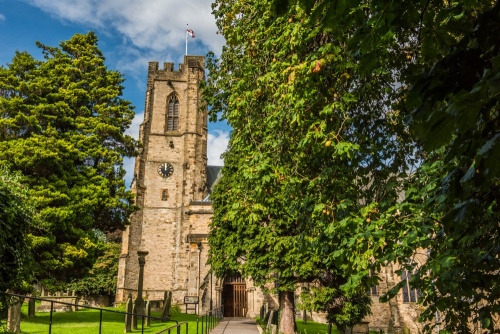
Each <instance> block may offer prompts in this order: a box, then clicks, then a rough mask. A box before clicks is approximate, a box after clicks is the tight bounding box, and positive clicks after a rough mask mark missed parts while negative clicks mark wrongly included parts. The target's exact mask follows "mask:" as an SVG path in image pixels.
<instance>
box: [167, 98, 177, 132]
mask: <svg viewBox="0 0 500 334" xmlns="http://www.w3.org/2000/svg"><path fill="white" fill-rule="evenodd" d="M167 104H168V112H167V131H176V130H178V129H179V99H178V98H177V95H175V94H172V95H170V96H169V97H168V103H167Z"/></svg>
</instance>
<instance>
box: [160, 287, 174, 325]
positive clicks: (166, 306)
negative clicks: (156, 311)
mask: <svg viewBox="0 0 500 334" xmlns="http://www.w3.org/2000/svg"><path fill="white" fill-rule="evenodd" d="M171 308H172V292H171V291H165V293H164V294H163V309H162V312H161V321H165V320H168V319H169V318H170V309H171Z"/></svg>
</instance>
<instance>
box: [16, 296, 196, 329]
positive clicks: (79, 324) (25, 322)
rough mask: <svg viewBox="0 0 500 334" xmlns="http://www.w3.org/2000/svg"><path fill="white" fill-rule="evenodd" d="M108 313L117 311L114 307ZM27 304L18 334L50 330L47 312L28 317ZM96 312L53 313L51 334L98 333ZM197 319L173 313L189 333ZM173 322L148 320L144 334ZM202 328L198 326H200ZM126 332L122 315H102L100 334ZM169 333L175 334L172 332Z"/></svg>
mask: <svg viewBox="0 0 500 334" xmlns="http://www.w3.org/2000/svg"><path fill="white" fill-rule="evenodd" d="M109 309H110V310H113V311H117V309H115V308H109ZM27 311H28V310H27V303H25V304H24V305H23V308H22V320H21V333H26V334H46V333H48V331H49V322H50V313H49V312H37V313H36V316H35V317H32V318H28V316H27V313H28V312H27ZM152 316H157V317H159V316H160V313H159V312H153V314H152ZM99 317H100V312H99V310H92V309H81V310H79V311H78V312H54V313H52V334H68V333H69V334H91V333H99ZM196 318H197V316H196V315H194V314H183V313H175V314H173V315H172V318H171V319H173V320H177V321H178V322H179V323H181V322H188V333H187V334H196ZM174 325H175V322H174V321H168V322H159V321H158V320H151V326H149V327H144V333H157V332H159V331H161V330H162V329H166V328H168V327H171V326H174ZM200 326H201V323H200ZM137 327H138V329H137V330H132V333H141V321H140V320H139V321H138V325H137ZM124 329H125V315H124V314H121V313H114V312H105V311H103V312H102V327H101V333H103V334H115V333H116V334H118V333H120V334H122V333H123V332H124ZM172 333H177V331H176V330H172ZM181 334H186V326H185V325H182V326H181Z"/></svg>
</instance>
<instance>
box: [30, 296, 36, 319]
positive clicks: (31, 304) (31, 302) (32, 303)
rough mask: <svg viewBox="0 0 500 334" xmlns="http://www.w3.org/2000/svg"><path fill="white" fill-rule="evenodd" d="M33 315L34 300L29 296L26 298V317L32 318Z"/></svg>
mask: <svg viewBox="0 0 500 334" xmlns="http://www.w3.org/2000/svg"><path fill="white" fill-rule="evenodd" d="M34 316H35V300H34V299H33V298H30V299H29V300H28V317H30V318H32V317H34Z"/></svg>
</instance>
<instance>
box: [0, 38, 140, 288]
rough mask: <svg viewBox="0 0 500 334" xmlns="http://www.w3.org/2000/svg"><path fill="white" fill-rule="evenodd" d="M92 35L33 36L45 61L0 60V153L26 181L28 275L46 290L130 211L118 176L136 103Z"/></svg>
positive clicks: (82, 262) (132, 148)
mask: <svg viewBox="0 0 500 334" xmlns="http://www.w3.org/2000/svg"><path fill="white" fill-rule="evenodd" d="M97 41H98V40H97V36H96V35H95V34H94V33H92V32H90V33H88V34H77V35H75V36H73V37H72V38H71V39H69V40H68V41H64V42H61V43H60V46H59V47H49V46H45V45H43V44H40V43H37V45H38V46H39V47H40V48H41V50H42V52H43V55H44V59H43V60H36V59H35V58H34V57H32V56H31V55H29V54H28V53H26V52H17V53H16V54H15V56H14V58H13V59H12V62H11V63H10V64H8V65H7V66H5V67H2V68H0V90H1V91H2V96H0V161H1V163H2V164H7V165H9V166H10V168H11V169H13V170H17V171H20V172H21V173H22V175H23V178H22V183H23V184H25V185H27V186H28V187H29V192H28V196H29V198H30V201H31V202H32V203H33V206H34V207H35V209H36V219H37V222H39V223H37V225H36V226H33V227H32V228H31V229H30V234H29V237H30V242H31V244H32V250H33V253H34V256H35V258H36V264H37V267H36V269H35V271H34V275H35V277H36V278H37V279H38V280H40V282H41V283H42V284H44V285H45V286H46V287H49V288H56V287H57V286H56V285H57V284H58V283H61V282H66V281H68V280H69V279H70V278H71V277H72V276H75V275H76V276H77V275H79V274H82V273H84V272H86V270H87V269H88V268H89V267H90V266H91V265H92V262H93V260H94V257H95V252H96V251H97V248H98V247H97V236H96V235H97V234H99V233H98V232H96V231H102V232H106V231H112V230H115V229H118V228H122V227H123V226H124V225H125V224H126V223H127V219H128V216H129V214H130V213H131V212H132V211H133V210H134V207H133V205H132V194H131V192H130V191H127V190H126V189H125V183H124V180H123V177H124V175H125V171H124V169H123V157H125V156H133V155H134V154H135V152H136V147H137V143H136V141H135V140H134V139H133V138H131V137H130V136H128V135H125V134H124V132H125V130H126V129H127V128H128V127H129V126H130V124H131V121H132V119H133V116H134V110H133V107H132V106H131V104H130V102H129V101H126V100H124V99H122V98H121V97H120V96H121V95H122V90H123V86H122V82H123V80H124V79H123V77H122V75H121V74H120V73H119V72H117V71H113V70H109V69H107V68H106V66H105V63H104V61H105V59H104V56H103V54H102V52H101V51H100V50H99V48H98V46H97Z"/></svg>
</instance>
